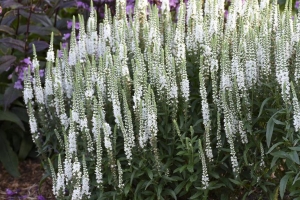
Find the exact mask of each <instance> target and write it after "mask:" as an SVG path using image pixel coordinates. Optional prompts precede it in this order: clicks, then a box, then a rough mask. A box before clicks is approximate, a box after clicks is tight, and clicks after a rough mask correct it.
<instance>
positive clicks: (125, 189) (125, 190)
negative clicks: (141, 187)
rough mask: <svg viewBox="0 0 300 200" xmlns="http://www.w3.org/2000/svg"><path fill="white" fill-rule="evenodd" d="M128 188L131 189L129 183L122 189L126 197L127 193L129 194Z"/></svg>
mask: <svg viewBox="0 0 300 200" xmlns="http://www.w3.org/2000/svg"><path fill="white" fill-rule="evenodd" d="M130 188H131V186H130V184H129V183H127V184H126V185H125V187H124V194H125V196H126V197H127V195H128V193H129V191H130Z"/></svg>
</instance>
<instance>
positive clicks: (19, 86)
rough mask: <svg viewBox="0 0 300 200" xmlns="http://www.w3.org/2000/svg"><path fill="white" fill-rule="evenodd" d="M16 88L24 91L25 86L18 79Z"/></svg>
mask: <svg viewBox="0 0 300 200" xmlns="http://www.w3.org/2000/svg"><path fill="white" fill-rule="evenodd" d="M14 88H15V89H17V90H22V89H23V85H22V82H21V80H20V79H18V80H17V81H16V82H15V84H14Z"/></svg>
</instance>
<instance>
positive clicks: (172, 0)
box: [169, 0, 179, 8]
mask: <svg viewBox="0 0 300 200" xmlns="http://www.w3.org/2000/svg"><path fill="white" fill-rule="evenodd" d="M178 3H179V1H178V0H170V3H169V5H170V7H173V8H175V7H176V5H177V4H178Z"/></svg>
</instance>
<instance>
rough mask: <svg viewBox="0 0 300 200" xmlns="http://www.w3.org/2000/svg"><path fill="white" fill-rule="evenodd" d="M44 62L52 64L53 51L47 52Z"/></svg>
mask: <svg viewBox="0 0 300 200" xmlns="http://www.w3.org/2000/svg"><path fill="white" fill-rule="evenodd" d="M46 60H47V61H48V62H54V51H53V49H49V51H48V52H47V57H46Z"/></svg>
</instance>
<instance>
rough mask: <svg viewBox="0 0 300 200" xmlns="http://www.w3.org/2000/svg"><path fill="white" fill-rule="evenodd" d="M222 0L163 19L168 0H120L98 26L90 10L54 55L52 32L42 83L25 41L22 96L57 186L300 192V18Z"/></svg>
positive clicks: (207, 193) (60, 189)
mask: <svg viewBox="0 0 300 200" xmlns="http://www.w3.org/2000/svg"><path fill="white" fill-rule="evenodd" d="M220 2H222V1H218V2H217V1H205V4H203V3H202V1H196V0H190V1H189V3H188V4H187V8H186V6H185V4H184V3H181V4H180V7H179V11H178V15H177V21H176V22H173V21H172V20H171V14H170V12H168V10H167V9H163V8H168V5H167V3H168V1H163V4H166V5H165V6H163V5H161V9H158V8H157V7H155V6H154V7H148V6H147V1H142V0H141V1H139V2H138V3H137V4H136V7H135V10H134V15H133V16H131V17H130V16H129V17H128V16H127V15H126V5H125V4H126V2H125V1H124V0H122V1H121V0H120V1H117V3H116V15H115V17H113V18H112V17H111V15H110V14H106V15H105V18H104V20H103V22H102V23H100V24H99V32H97V25H98V24H97V20H96V19H97V17H96V12H95V10H94V9H91V12H90V16H89V18H88V20H87V23H86V25H85V24H84V19H83V16H81V15H79V16H78V19H79V33H78V39H76V32H75V18H74V19H73V30H72V33H71V39H70V45H69V47H66V48H62V49H61V50H59V51H57V52H56V57H55V56H54V55H55V52H54V49H53V37H52V39H51V43H50V47H49V50H48V53H47V57H46V60H47V64H46V75H45V76H46V77H45V84H41V80H40V76H39V73H38V72H39V61H38V60H37V57H36V55H35V54H34V55H35V56H34V58H33V61H32V69H30V70H27V72H26V79H25V88H24V100H25V103H26V105H27V109H28V114H29V124H30V128H31V133H32V134H33V138H34V141H35V143H36V144H37V146H38V150H39V153H40V154H41V155H42V156H43V158H44V161H46V160H47V159H48V160H49V166H48V165H45V168H46V170H47V171H48V172H49V171H51V174H52V180H53V193H54V194H55V195H56V197H57V198H58V199H112V198H114V199H143V198H145V199H171V198H173V199H188V198H189V199H199V198H201V197H202V199H206V198H208V197H209V198H210V199H231V198H236V197H238V198H244V199H245V198H246V197H248V196H251V197H252V198H254V199H258V198H262V197H264V198H268V199H276V198H277V196H278V192H279V193H280V196H281V198H283V197H284V193H285V190H286V188H287V189H288V192H289V195H290V196H292V197H299V191H298V190H297V188H298V187H299V183H300V182H299V180H298V179H299V178H298V177H299V173H300V171H299V151H300V149H299V138H300V137H299V129H300V125H299V123H300V122H299V120H300V117H299V111H300V110H299V109H300V108H299V101H298V99H297V96H299V86H298V81H299V78H300V75H299V74H300V62H299V55H300V52H299V50H300V45H299V44H300V43H299V36H300V30H299V27H300V17H299V16H298V15H293V13H292V7H293V5H292V1H287V3H286V5H285V9H284V11H283V12H280V10H279V7H278V6H277V2H276V1H273V2H272V3H270V2H269V1H267V0H263V1H261V2H260V3H258V2H257V1H238V0H236V1H233V2H232V4H231V6H230V8H229V12H228V16H227V18H226V19H224V5H223V4H222V3H220ZM223 3H224V2H223ZM91 7H93V6H91ZM106 10H107V9H106ZM107 12H109V11H107ZM292 17H294V20H293V19H292ZM33 49H34V48H33ZM31 71H33V74H32V73H31ZM32 76H33V77H32ZM31 79H32V80H34V81H33V82H31Z"/></svg>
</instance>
